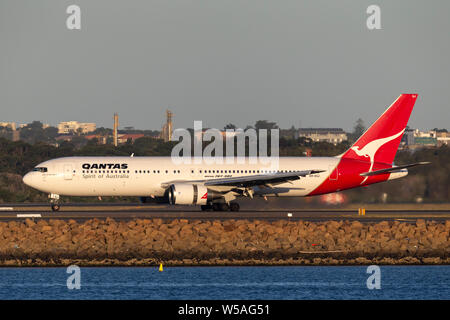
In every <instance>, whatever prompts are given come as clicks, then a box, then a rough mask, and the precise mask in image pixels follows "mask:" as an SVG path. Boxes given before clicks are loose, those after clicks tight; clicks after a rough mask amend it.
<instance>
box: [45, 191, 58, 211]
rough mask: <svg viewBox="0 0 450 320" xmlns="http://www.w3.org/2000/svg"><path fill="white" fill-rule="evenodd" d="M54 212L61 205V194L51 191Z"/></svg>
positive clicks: (50, 197)
mask: <svg viewBox="0 0 450 320" xmlns="http://www.w3.org/2000/svg"><path fill="white" fill-rule="evenodd" d="M48 197H49V199H50V204H51V208H52V211H53V212H56V211H59V209H61V205H60V204H59V194H54V193H50V194H49V195H48Z"/></svg>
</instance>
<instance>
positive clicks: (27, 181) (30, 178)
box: [22, 172, 33, 187]
mask: <svg viewBox="0 0 450 320" xmlns="http://www.w3.org/2000/svg"><path fill="white" fill-rule="evenodd" d="M22 180H23V183H25V184H26V185H27V186H30V187H32V186H33V174H32V173H31V172H28V173H27V174H26V175H24V176H23V178H22Z"/></svg>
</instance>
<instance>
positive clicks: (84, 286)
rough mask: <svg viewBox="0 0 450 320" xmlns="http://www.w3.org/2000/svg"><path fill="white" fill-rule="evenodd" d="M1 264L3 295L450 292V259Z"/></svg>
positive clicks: (419, 295) (392, 295)
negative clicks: (372, 265)
mask: <svg viewBox="0 0 450 320" xmlns="http://www.w3.org/2000/svg"><path fill="white" fill-rule="evenodd" d="M380 268H381V289H379V290H377V289H372V290H369V289H368V288H367V285H366V282H367V278H368V277H369V276H370V274H368V273H367V267H364V266H345V267H335V266H324V267H317V266H314V267H312V266H311V267H309V266H293V267H167V268H165V269H164V271H163V272H158V268H156V267H149V268H143V267H99V268H92V267H89V268H87V267H86V268H81V270H80V272H81V278H80V284H81V288H80V289H79V290H77V289H72V290H71V289H68V287H67V278H68V277H69V276H70V274H68V273H67V272H66V271H67V269H66V268H0V299H2V300H5V299H450V266H381V267H380Z"/></svg>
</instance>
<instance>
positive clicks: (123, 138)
mask: <svg viewBox="0 0 450 320" xmlns="http://www.w3.org/2000/svg"><path fill="white" fill-rule="evenodd" d="M143 137H144V134H143V133H134V134H128V133H126V134H119V136H118V138H117V142H118V143H119V144H121V143H127V142H128V141H131V142H133V143H134V142H135V141H136V140H137V139H139V138H143Z"/></svg>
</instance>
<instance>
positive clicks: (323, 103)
mask: <svg viewBox="0 0 450 320" xmlns="http://www.w3.org/2000/svg"><path fill="white" fill-rule="evenodd" d="M72 4H75V5H78V6H79V7H80V9H81V30H69V29H68V28H67V26H66V20H67V18H68V17H69V14H67V13H66V9H67V7H68V6H69V5H72ZM372 4H377V5H378V6H379V7H380V9H381V15H380V17H381V29H380V30H369V29H368V28H367V25H366V20H367V19H368V17H369V14H367V13H366V10H367V8H368V6H369V5H372ZM449 12H450V1H447V0H441V1H439V0H436V1H425V0H414V1H412V0H396V1H381V0H376V1H375V0H371V1H364V0H361V1H354V0H341V1H336V0H329V1H324V0H316V1H310V0H308V1H301V0H292V1H291V0H280V1H274V0H273V1H266V0H158V1H155V0H142V1H137V0H129V1H125V0H122V1H117V0H95V1H89V0H70V1H67V0H41V1H25V0H0V122H1V121H14V122H17V123H28V122H31V121H33V120H40V121H42V122H44V123H49V124H51V125H56V124H57V123H58V122H60V121H69V120H77V121H81V122H95V123H97V126H105V127H112V125H113V113H114V112H118V113H119V123H120V127H121V128H123V127H126V126H133V127H135V128H139V129H153V130H156V129H160V128H161V126H162V124H163V122H164V121H165V110H166V109H168V108H169V109H170V110H171V111H172V112H173V113H174V127H175V128H186V127H193V122H194V120H202V121H203V124H204V127H214V128H223V127H224V125H226V124H227V123H233V124H235V125H237V126H238V127H246V126H247V125H248V124H254V123H255V122H256V120H270V121H275V122H276V123H277V124H278V125H279V126H280V127H282V128H289V127H291V126H295V127H342V128H344V129H345V130H352V128H353V126H354V124H355V121H356V120H357V119H358V118H362V119H363V120H364V121H365V123H366V125H369V124H370V123H372V122H373V121H375V120H376V119H377V118H378V116H379V115H380V114H381V113H382V112H383V111H384V110H385V109H386V108H387V107H388V106H389V105H390V104H391V103H392V102H393V101H394V100H395V99H396V98H397V97H398V95H399V94H401V93H413V92H415V93H418V94H419V99H418V101H417V103H416V106H415V109H414V111H413V113H412V116H411V120H410V122H409V125H410V127H414V128H420V129H432V128H435V127H438V128H448V129H450V103H449V98H448V93H449V90H450V36H449V35H450V16H449Z"/></svg>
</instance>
